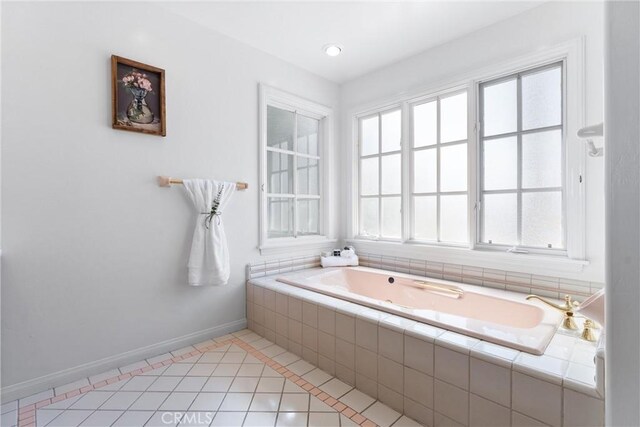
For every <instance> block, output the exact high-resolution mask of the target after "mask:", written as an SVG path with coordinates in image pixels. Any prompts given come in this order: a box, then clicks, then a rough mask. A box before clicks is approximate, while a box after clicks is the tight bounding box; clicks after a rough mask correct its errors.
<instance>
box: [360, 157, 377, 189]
mask: <svg viewBox="0 0 640 427" xmlns="http://www.w3.org/2000/svg"><path fill="white" fill-rule="evenodd" d="M378 161H379V159H378V157H374V158H371V159H363V160H362V161H361V162H360V165H361V170H360V185H361V186H362V190H361V191H362V195H363V196H371V195H374V194H378Z"/></svg>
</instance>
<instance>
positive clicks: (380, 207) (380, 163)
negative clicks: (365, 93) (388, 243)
mask: <svg viewBox="0 0 640 427" xmlns="http://www.w3.org/2000/svg"><path fill="white" fill-rule="evenodd" d="M378 237H379V238H380V237H382V113H378Z"/></svg>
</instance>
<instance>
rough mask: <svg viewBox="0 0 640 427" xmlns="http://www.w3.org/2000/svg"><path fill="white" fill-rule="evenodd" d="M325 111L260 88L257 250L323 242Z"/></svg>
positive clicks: (328, 114)
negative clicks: (259, 176) (259, 170)
mask: <svg viewBox="0 0 640 427" xmlns="http://www.w3.org/2000/svg"><path fill="white" fill-rule="evenodd" d="M331 116H332V110H331V108H329V107H326V106H323V105H321V104H318V103H315V102H312V101H309V100H306V99H304V98H301V97H298V96H295V95H292V94H289V93H287V92H284V91H281V90H278V89H275V88H273V87H270V86H266V85H260V124H261V126H260V164H261V173H260V175H261V182H260V190H261V200H260V202H261V203H260V205H261V215H260V249H261V251H262V252H269V251H270V250H274V251H277V250H278V249H279V248H288V247H291V246H300V245H313V244H322V243H326V242H327V240H328V239H327V237H326V236H327V235H328V232H329V228H330V224H329V222H328V218H329V215H328V214H327V206H328V203H327V200H326V194H327V193H326V187H327V186H328V182H327V177H326V170H327V167H326V163H327V161H328V157H329V156H328V152H329V150H328V146H329V144H330V136H331V118H332V117H331Z"/></svg>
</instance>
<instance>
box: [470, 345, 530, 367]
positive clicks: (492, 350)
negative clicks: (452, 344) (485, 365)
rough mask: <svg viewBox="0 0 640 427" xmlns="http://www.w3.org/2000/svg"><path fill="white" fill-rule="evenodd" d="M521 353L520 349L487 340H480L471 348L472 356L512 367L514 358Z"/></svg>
mask: <svg viewBox="0 0 640 427" xmlns="http://www.w3.org/2000/svg"><path fill="white" fill-rule="evenodd" d="M519 355H520V352H519V351H518V350H513V349H511V348H507V347H503V346H501V345H497V344H493V343H490V342H487V341H480V342H478V343H477V344H476V345H474V346H473V348H472V349H471V356H473V357H475V358H477V359H481V360H484V361H485V362H489V363H493V364H496V365H500V366H502V367H504V368H508V369H511V365H512V363H513V361H514V360H516V358H517V357H518V356H519Z"/></svg>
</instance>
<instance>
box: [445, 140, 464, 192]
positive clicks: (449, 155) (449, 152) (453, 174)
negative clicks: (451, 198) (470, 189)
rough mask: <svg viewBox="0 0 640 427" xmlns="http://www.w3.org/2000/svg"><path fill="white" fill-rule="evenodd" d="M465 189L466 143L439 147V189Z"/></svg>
mask: <svg viewBox="0 0 640 427" xmlns="http://www.w3.org/2000/svg"><path fill="white" fill-rule="evenodd" d="M466 190H467V144H459V145H452V146H447V147H442V148H440V191H466Z"/></svg>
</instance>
